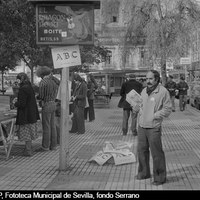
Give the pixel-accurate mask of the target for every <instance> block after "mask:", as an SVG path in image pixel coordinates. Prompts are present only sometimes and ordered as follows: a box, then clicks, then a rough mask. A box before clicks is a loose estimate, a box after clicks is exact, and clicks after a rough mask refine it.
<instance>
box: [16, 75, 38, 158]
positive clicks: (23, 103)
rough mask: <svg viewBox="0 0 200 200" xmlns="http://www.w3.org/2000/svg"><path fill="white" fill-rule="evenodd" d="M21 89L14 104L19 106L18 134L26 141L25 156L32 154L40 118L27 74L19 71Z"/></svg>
mask: <svg viewBox="0 0 200 200" xmlns="http://www.w3.org/2000/svg"><path fill="white" fill-rule="evenodd" d="M17 79H18V80H19V82H20V83H19V91H18V95H17V99H14V102H13V103H14V106H15V107H17V117H16V125H17V136H18V138H19V140H20V141H24V142H25V150H24V156H32V153H33V152H32V140H35V139H36V138H37V137H38V124H37V121H38V120H39V119H40V116H39V112H38V107H37V103H36V99H35V92H34V90H33V87H32V85H31V82H30V81H29V78H28V76H27V74H25V73H19V74H18V75H17Z"/></svg>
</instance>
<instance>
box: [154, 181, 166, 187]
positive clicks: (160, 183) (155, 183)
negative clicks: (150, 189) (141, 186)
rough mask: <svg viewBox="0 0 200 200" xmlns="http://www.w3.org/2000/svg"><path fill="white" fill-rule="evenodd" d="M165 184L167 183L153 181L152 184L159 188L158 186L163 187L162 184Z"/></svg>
mask: <svg viewBox="0 0 200 200" xmlns="http://www.w3.org/2000/svg"><path fill="white" fill-rule="evenodd" d="M164 183H165V182H157V181H153V182H152V185H155V186H158V185H162V184H164Z"/></svg>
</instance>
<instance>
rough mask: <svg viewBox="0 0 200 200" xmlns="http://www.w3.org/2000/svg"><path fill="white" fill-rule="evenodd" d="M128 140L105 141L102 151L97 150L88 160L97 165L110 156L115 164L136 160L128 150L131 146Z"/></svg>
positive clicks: (103, 162) (104, 161)
mask: <svg viewBox="0 0 200 200" xmlns="http://www.w3.org/2000/svg"><path fill="white" fill-rule="evenodd" d="M132 145H133V144H132V143H130V142H123V141H118V142H108V141H107V142H105V147H104V148H103V150H102V151H98V152H97V153H96V154H95V155H94V156H93V157H92V158H91V159H90V160H89V162H90V161H95V162H97V163H98V164H99V165H103V164H105V163H106V162H107V161H108V160H110V159H111V158H113V159H114V163H115V165H121V164H128V163H133V162H136V158H135V155H134V153H132V152H131V151H130V148H131V147H132Z"/></svg>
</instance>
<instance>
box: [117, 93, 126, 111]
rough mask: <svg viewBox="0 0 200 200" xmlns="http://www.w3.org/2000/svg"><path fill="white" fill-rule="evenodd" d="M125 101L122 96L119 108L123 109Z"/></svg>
mask: <svg viewBox="0 0 200 200" xmlns="http://www.w3.org/2000/svg"><path fill="white" fill-rule="evenodd" d="M124 100H125V98H124V97H123V96H122V97H121V98H120V100H119V103H118V105H117V106H118V108H123V103H124Z"/></svg>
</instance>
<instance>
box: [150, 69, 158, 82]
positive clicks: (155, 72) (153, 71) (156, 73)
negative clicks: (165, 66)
mask: <svg viewBox="0 0 200 200" xmlns="http://www.w3.org/2000/svg"><path fill="white" fill-rule="evenodd" d="M150 72H152V73H153V74H154V78H155V80H156V81H157V83H160V74H159V72H158V71H156V70H153V69H152V70H150Z"/></svg>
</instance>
